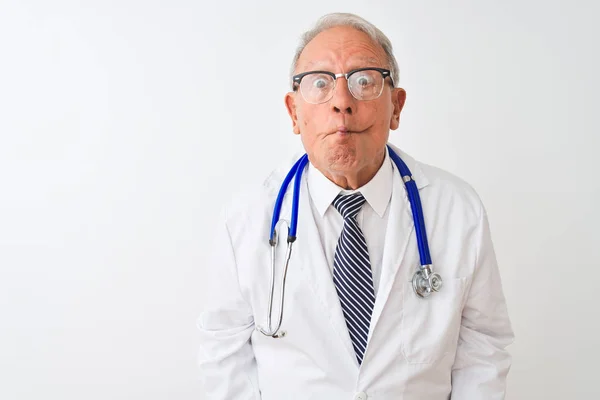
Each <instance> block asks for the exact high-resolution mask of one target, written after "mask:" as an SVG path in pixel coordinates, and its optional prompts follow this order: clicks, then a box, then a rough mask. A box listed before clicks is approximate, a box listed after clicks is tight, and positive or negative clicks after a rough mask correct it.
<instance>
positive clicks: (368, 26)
mask: <svg viewBox="0 0 600 400" xmlns="http://www.w3.org/2000/svg"><path fill="white" fill-rule="evenodd" d="M336 26H349V27H352V28H354V29H356V30H359V31H361V32H364V33H366V34H367V35H369V37H370V38H371V40H373V41H374V42H375V43H377V44H379V45H380V46H381V47H382V48H383V51H384V52H385V55H386V57H387V63H388V68H389V69H390V71H391V75H392V81H393V82H394V86H395V85H397V84H398V78H399V76H400V70H399V68H398V62H397V61H396V58H395V57H394V53H393V51H392V42H390V39H388V37H387V36H385V35H384V33H383V32H381V31H380V30H379V28H377V27H376V26H375V25H373V24H372V23H370V22H369V21H367V20H365V19H364V18H361V17H359V16H358V15H355V14H350V13H331V14H326V15H324V16H322V17H321V18H319V20H318V21H317V22H316V24H315V25H314V27H313V28H312V29H310V30H309V31H307V32H305V33H304V34H303V35H302V36H301V38H300V44H299V45H298V48H297V49H296V54H295V55H294V60H293V61H292V68H291V70H290V81H291V80H292V76H293V75H294V71H295V70H296V68H297V67H298V59H299V58H300V54H302V51H303V50H304V48H305V47H306V45H307V44H308V42H310V41H311V40H313V39H314V38H315V36H317V35H318V34H319V33H321V32H323V31H325V30H327V29H330V28H333V27H336Z"/></svg>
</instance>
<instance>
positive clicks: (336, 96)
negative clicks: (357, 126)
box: [331, 77, 356, 115]
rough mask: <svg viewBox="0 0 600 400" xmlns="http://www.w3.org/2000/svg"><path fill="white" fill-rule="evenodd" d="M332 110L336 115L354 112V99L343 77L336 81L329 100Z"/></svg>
mask: <svg viewBox="0 0 600 400" xmlns="http://www.w3.org/2000/svg"><path fill="white" fill-rule="evenodd" d="M331 107H332V110H333V111H334V112H336V113H342V114H349V115H352V113H353V112H354V111H355V108H356V99H355V98H354V96H352V93H350V90H349V89H348V81H347V80H346V78H344V77H340V78H338V79H337V82H336V84H335V88H334V90H333V97H332V98H331Z"/></svg>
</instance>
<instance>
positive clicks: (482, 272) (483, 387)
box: [451, 205, 514, 400]
mask: <svg viewBox="0 0 600 400" xmlns="http://www.w3.org/2000/svg"><path fill="white" fill-rule="evenodd" d="M474 238H475V242H476V243H478V246H477V255H476V265H475V270H474V272H473V278H472V281H471V284H470V288H469V291H468V294H467V299H466V302H465V306H464V308H463V312H462V322H461V328H460V334H459V341H458V348H457V351H456V358H455V362H454V365H453V368H452V396H451V399H452V400H500V399H504V397H505V392H506V376H507V374H508V371H509V369H510V366H511V356H510V354H509V353H508V352H507V351H506V347H507V346H508V345H509V344H511V343H512V342H513V339H514V335H513V331H512V328H511V323H510V320H509V317H508V311H507V307H506V301H505V298H504V294H503V291H502V283H501V280H500V273H499V271H498V265H497V262H496V255H495V252H494V248H493V244H492V240H491V236H490V229H489V223H488V218H487V214H486V212H485V208H484V207H483V205H481V208H480V218H479V223H478V225H477V227H476V228H475V235H474Z"/></svg>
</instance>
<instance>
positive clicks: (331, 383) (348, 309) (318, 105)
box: [198, 14, 513, 400]
mask: <svg viewBox="0 0 600 400" xmlns="http://www.w3.org/2000/svg"><path fill="white" fill-rule="evenodd" d="M397 79H398V67H397V63H396V61H395V59H394V56H393V54H392V47H391V45H390V42H389V40H388V39H387V38H386V37H385V35H383V33H381V31H379V30H378V29H377V28H376V27H374V26H373V25H371V24H370V23H369V22H367V21H365V20H363V19H362V18H360V17H357V16H355V15H351V14H331V15H327V16H325V17H323V18H322V19H320V20H319V21H318V23H317V24H316V26H315V28H314V29H313V30H311V31H309V32H307V33H306V34H305V35H304V37H303V41H302V43H301V46H300V47H299V49H298V53H297V55H296V57H295V59H294V62H293V77H292V84H293V90H292V92H290V93H288V94H287V95H286V96H285V104H286V106H287V110H288V112H289V115H290V117H291V120H292V124H293V130H294V133H296V134H298V135H300V138H301V140H302V143H303V146H304V149H305V150H306V153H307V154H308V157H309V163H308V165H307V166H306V168H305V170H304V174H303V176H302V181H301V185H300V195H299V196H300V197H299V199H300V203H299V219H298V232H297V240H296V241H295V243H294V247H293V252H292V255H291V259H290V266H289V272H288V275H287V280H286V287H285V303H284V307H283V321H282V324H281V328H280V330H279V331H278V334H277V335H275V336H277V337H276V338H274V337H272V336H267V335H265V334H263V333H261V331H260V329H263V330H268V329H269V328H270V326H269V324H268V322H267V314H268V312H269V293H270V273H271V268H270V265H271V264H270V263H271V247H270V246H269V243H268V239H269V233H270V225H271V216H272V213H273V206H274V204H275V200H276V197H277V193H278V191H279V188H280V186H281V183H282V181H283V180H284V177H285V175H286V173H287V171H288V169H289V168H290V167H291V165H292V163H289V164H288V165H286V166H285V167H284V168H281V169H277V170H275V171H274V172H273V173H272V174H271V175H270V176H269V177H268V178H267V179H266V181H265V182H264V185H263V186H262V187H260V188H258V189H257V190H255V191H252V192H251V193H246V194H245V196H244V197H241V198H240V200H238V201H237V202H232V203H231V204H230V205H229V206H228V207H227V208H226V210H225V212H224V215H223V222H222V223H221V224H220V227H219V231H218V234H217V236H216V238H215V239H216V242H215V252H214V258H213V260H212V262H211V264H210V265H209V266H208V269H209V270H211V271H212V272H213V273H214V277H213V278H212V279H213V280H211V281H210V287H212V288H214V289H215V290H214V293H211V295H210V296H208V297H209V299H210V302H211V304H209V305H208V306H207V308H206V310H205V311H204V312H203V313H202V315H201V316H200V318H199V319H198V327H199V329H200V331H201V339H202V345H201V349H200V355H199V358H200V361H199V362H200V367H201V374H202V381H203V383H204V385H205V389H206V391H207V393H208V394H210V395H212V397H209V398H215V399H265V400H267V399H268V400H281V399H327V400H338V399H339V400H342V399H344V400H345V399H362V400H364V399H367V398H368V399H386V400H387V399H404V400H413V399H415V400H416V399H419V400H424V399H432V400H434V399H435V400H442V399H448V398H452V399H460V400H464V399H466V400H477V399H481V400H484V399H485V400H491V399H502V398H504V393H505V379H506V375H507V373H508V370H509V368H510V363H511V359H510V356H509V354H508V353H507V352H506V350H505V347H506V346H507V345H509V344H510V343H511V342H512V340H513V333H512V330H511V326H510V322H509V318H508V314H507V309H506V304H505V299H504V295H503V292H502V286H501V281H500V275H499V272H498V267H497V264H496V260H495V255H494V250H493V245H492V242H491V239H490V232H489V227H488V222H487V216H486V213H485V209H484V207H483V205H482V204H481V201H480V200H479V198H478V196H477V194H476V193H475V192H474V191H473V189H472V188H471V187H470V186H469V185H468V184H466V183H465V182H463V181H462V180H460V179H459V178H457V177H455V176H453V175H451V174H449V173H447V172H444V171H442V170H440V169H437V168H434V167H431V166H428V165H425V164H422V163H419V162H417V161H415V160H414V159H412V158H411V157H410V156H408V155H407V154H406V153H404V152H402V151H400V150H399V149H397V148H396V147H393V146H392V149H394V152H396V153H397V154H398V155H399V156H400V158H401V159H402V160H403V161H404V162H405V163H406V165H407V166H408V168H409V169H410V170H411V172H412V178H413V179H414V181H415V182H416V185H417V188H418V193H419V195H420V199H421V203H422V208H423V214H424V222H425V227H426V234H427V238H428V241H429V247H430V251H431V258H432V260H433V268H434V271H435V272H438V273H439V274H440V275H441V277H442V279H443V285H442V287H441V288H440V289H439V291H438V292H433V293H432V294H431V295H430V296H428V297H427V298H425V299H423V298H420V297H419V296H417V294H416V293H415V291H414V290H413V284H412V276H413V274H414V272H415V271H416V270H417V269H418V268H419V266H420V265H421V264H420V262H419V249H418V246H417V239H416V235H415V223H414V221H413V215H412V209H411V202H410V198H409V197H410V196H408V192H407V189H406V188H405V183H404V180H403V178H402V177H401V176H400V174H399V173H398V171H397V168H396V165H395V164H394V163H393V162H392V160H391V156H390V152H389V151H388V149H387V147H386V145H387V142H388V137H389V130H390V129H393V130H395V129H397V128H398V125H399V120H400V112H401V110H402V107H403V105H404V101H405V98H406V93H405V91H404V90H403V89H401V88H397V87H395V84H396V83H397ZM294 161H295V160H294ZM415 190H416V189H415ZM291 192H292V190H291V189H290V191H289V193H288V194H287V195H286V197H285V198H284V201H283V208H282V211H281V218H283V219H286V220H289V218H290V213H291V208H292V205H291V204H292V197H293V196H292V194H291ZM281 232H283V233H281V238H282V240H281V242H282V243H280V244H279V247H278V250H277V261H278V262H277V272H276V280H275V282H276V283H277V284H276V290H275V296H274V299H273V303H274V307H273V310H272V311H273V320H272V326H273V327H275V326H276V325H277V322H278V315H279V314H278V313H279V301H280V297H279V293H280V287H281V277H282V270H283V263H284V256H285V248H286V243H285V236H286V231H285V230H281Z"/></svg>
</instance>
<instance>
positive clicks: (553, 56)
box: [0, 0, 600, 400]
mask: <svg viewBox="0 0 600 400" xmlns="http://www.w3.org/2000/svg"><path fill="white" fill-rule="evenodd" d="M596 4H597V3H596ZM332 11H348V12H355V13H358V14H360V15H362V16H363V17H365V18H367V19H368V20H370V21H371V22H373V23H375V24H376V25H378V26H379V27H380V28H381V29H382V30H383V31H384V32H385V33H386V34H387V35H388V36H389V37H390V39H391V40H392V42H393V44H394V46H395V52H396V56H397V58H398V60H399V63H400V68H401V76H400V81H399V83H400V85H401V86H402V87H404V88H405V89H406V91H407V93H408V99H407V102H406V107H405V109H404V111H403V114H402V119H401V126H400V129H399V130H398V131H395V132H392V135H391V141H392V142H393V143H395V144H397V145H399V146H400V147H402V148H403V149H404V150H405V151H407V152H409V153H410V154H412V155H413V156H415V157H416V158H418V159H420V160H422V161H424V162H427V163H431V164H434V165H437V166H439V167H441V168H444V169H447V170H449V171H451V172H453V173H455V174H458V175H459V176H461V177H463V178H464V179H466V180H467V181H468V182H470V183H471V184H472V185H473V186H474V187H475V188H476V190H477V191H478V192H479V194H480V195H481V197H482V198H483V200H484V203H485V204H486V206H487V209H488V213H489V216H490V221H491V227H492V235H493V239H494V242H495V245H496V250H497V255H498V260H499V263H500V266H501V273H502V277H503V282H504V288H505V294H506V297H507V301H508V305H509V309H510V313H511V317H512V321H513V325H514V329H515V332H516V338H517V339H516V342H515V344H514V345H513V346H511V348H510V349H511V352H512V354H513V356H514V363H513V368H512V370H511V373H510V375H509V389H508V392H509V394H508V396H507V398H508V399H509V400H518V399H572V398H600V389H598V386H597V385H596V383H595V382H594V379H595V378H596V375H597V374H596V372H597V371H598V358H599V357H600V354H599V351H598V346H599V345H600V341H599V340H598V338H599V337H600V330H599V328H598V316H599V312H598V310H597V308H596V305H597V304H598V301H597V299H598V295H597V291H596V287H597V286H596V283H597V282H598V280H599V279H600V274H599V273H598V267H599V266H600V262H599V258H600V253H599V247H600V240H599V239H600V234H599V233H598V228H597V227H598V226H599V225H600V218H599V212H598V208H597V204H598V202H599V201H600V184H599V179H598V172H600V163H599V161H598V159H597V157H596V154H597V153H598V150H599V140H598V135H599V134H600V124H599V123H598V120H597V116H598V109H599V106H600V102H599V100H598V98H599V97H598V93H599V89H600V88H599V81H600V80H599V78H598V75H597V73H598V72H597V71H598V70H599V69H600V68H599V67H600V63H599V61H598V47H599V44H598V37H600V29H599V28H598V27H597V25H596V26H594V23H595V18H596V17H595V16H596V15H598V11H599V7H598V6H597V5H595V2H593V1H589V2H584V1H571V2H567V1H562V2H558V1H541V0H527V1H522V0H510V1H477V0H472V1H466V0H461V1H452V2H447V1H441V0H439V1H428V2H415V1H404V0H401V1H399V0H394V1H391V0H390V1H369V2H366V1H364V2H359V1H344V2H341V1H330V2H323V1H314V0H311V1H303V2H297V3H284V2H275V1H272V2H269V3H267V2H258V3H257V2H246V1H242V0H232V1H227V2H201V1H183V0H181V1H173V0H172V1H141V0H121V1H99V0H96V1H91V0H90V1H66V0H55V1H52V2H45V1H39V0H38V1H33V0H32V1H25V0H22V1H10V0H1V1H0V398H1V399H7V400H8V399H11V400H12V399H15V400H17V399H18V400H22V399H42V398H44V399H62V400H66V399H77V400H81V399H86V400H93V399H144V400H155V399H156V400H158V399H175V398H177V399H189V400H192V399H194V400H197V399H202V398H203V395H202V393H201V392H200V388H199V385H198V383H197V380H198V372H197V370H196V364H195V362H196V354H197V350H198V336H197V333H196V327H195V320H196V317H197V315H198V314H199V312H200V310H201V309H202V304H203V274H204V272H205V271H204V269H205V268H206V265H205V264H204V263H203V261H204V259H205V258H206V256H207V252H208V251H209V248H208V247H209V243H210V240H211V229H212V227H213V225H214V224H215V223H216V220H215V218H216V214H215V212H214V211H213V210H215V209H217V208H219V207H220V204H221V203H222V202H223V201H224V200H225V199H227V198H229V196H231V195H232V193H233V191H234V190H235V188H236V187H237V186H238V184H239V183H241V182H259V181H260V180H261V179H262V178H263V177H264V176H265V175H266V174H267V173H268V171H269V169H270V168H272V167H274V166H275V165H276V164H277V163H278V162H279V161H281V160H282V159H283V158H284V157H286V156H287V155H289V154H290V153H291V152H293V151H295V150H297V149H298V148H299V147H300V145H301V144H300V142H299V139H298V137H296V136H294V135H293V134H292V133H291V124H290V122H289V120H288V117H287V114H286V112H285V108H284V105H283V95H284V93H285V91H286V90H287V89H288V79H287V77H288V75H287V74H288V68H289V63H290V61H291V58H292V56H293V51H294V48H295V46H296V45H297V40H298V37H299V35H300V33H301V32H303V31H304V30H306V29H307V28H309V27H310V25H311V24H312V23H313V22H314V21H315V20H316V18H318V17H319V16H320V15H322V14H324V13H327V12H332ZM594 171H596V172H595V173H594ZM265 267H267V266H265ZM588 283H589V285H588Z"/></svg>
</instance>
